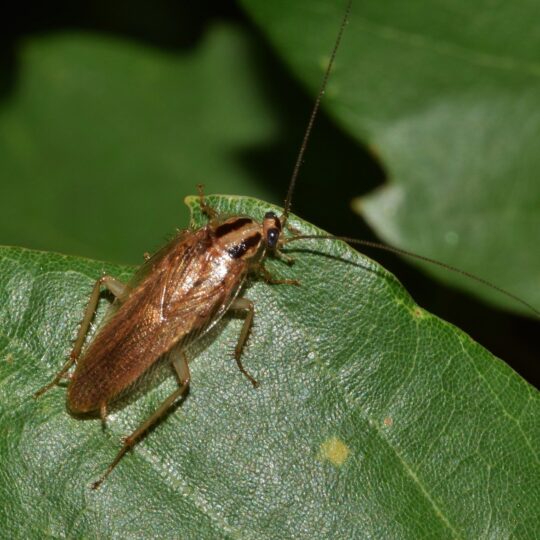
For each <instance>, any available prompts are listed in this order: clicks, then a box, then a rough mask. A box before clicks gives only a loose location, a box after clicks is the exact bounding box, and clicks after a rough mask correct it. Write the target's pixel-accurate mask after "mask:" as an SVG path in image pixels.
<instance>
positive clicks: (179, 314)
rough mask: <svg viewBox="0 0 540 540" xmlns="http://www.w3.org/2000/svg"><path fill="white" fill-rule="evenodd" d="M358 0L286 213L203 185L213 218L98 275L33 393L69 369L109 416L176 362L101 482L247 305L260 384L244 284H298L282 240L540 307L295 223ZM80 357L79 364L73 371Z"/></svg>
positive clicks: (76, 385) (97, 409)
mask: <svg viewBox="0 0 540 540" xmlns="http://www.w3.org/2000/svg"><path fill="white" fill-rule="evenodd" d="M351 4H352V0H349V1H348V4H347V7H346V10H345V14H344V17H343V20H342V22H341V25H340V28H339V32H338V35H337V38H336V41H335V43H334V47H333V49H332V53H331V56H330V60H329V62H328V66H327V68H326V71H325V74H324V77H323V81H322V84H321V88H320V90H319V93H318V95H317V98H316V100H315V103H314V106H313V109H312V112H311V116H310V118H309V121H308V124H307V127H306V131H305V134H304V138H303V140H302V144H301V145H300V149H299V152H298V156H297V159H296V163H295V166H294V168H293V172H292V176H291V180H290V183H289V188H288V192H287V196H286V199H285V203H284V209H283V212H282V214H281V215H280V216H278V215H277V214H275V213H274V212H267V213H266V215H265V216H264V219H263V221H262V223H260V222H258V221H257V220H255V219H253V218H251V217H249V216H232V217H230V216H229V217H223V216H220V215H219V214H218V213H217V212H216V211H215V210H214V209H213V208H212V207H211V206H210V205H209V204H207V202H206V200H205V198H204V193H203V191H202V188H201V187H200V188H199V197H200V206H201V210H202V212H203V213H204V214H205V215H206V216H207V217H208V223H207V224H206V225H205V226H203V227H201V228H199V229H196V230H185V231H182V232H180V233H179V234H178V235H177V236H176V237H175V238H174V239H173V240H172V241H170V242H169V243H168V244H167V245H165V246H164V247H163V248H162V249H161V250H159V251H158V252H157V253H155V254H154V255H153V256H151V257H148V258H147V260H146V262H145V263H144V264H143V266H142V267H141V268H140V270H139V271H138V272H137V273H136V274H135V276H134V277H133V279H132V280H131V281H130V282H129V283H128V284H124V283H122V282H120V281H118V280H117V279H115V278H114V277H112V276H109V275H104V276H102V277H100V278H99V279H98V280H97V281H96V283H95V285H94V288H93V290H92V293H91V296H90V300H89V302H88V306H87V308H86V311H85V314H84V318H83V321H82V323H81V326H80V328H79V331H78V334H77V337H76V339H75V343H74V346H73V350H72V351H71V354H70V356H69V359H68V360H67V362H66V363H65V364H64V366H63V367H62V368H61V370H60V371H59V372H58V373H57V375H56V376H55V377H54V379H53V380H52V381H51V382H50V383H49V384H47V385H46V386H44V387H43V388H41V389H40V390H38V391H37V392H36V393H35V397H38V396H40V395H42V394H43V393H44V392H46V391H47V390H49V389H50V388H52V387H53V386H55V385H56V384H58V383H59V382H60V381H61V380H63V379H66V378H67V379H68V387H67V406H68V409H69V410H70V412H72V413H74V414H77V415H78V414H87V413H94V414H95V413H99V415H100V416H101V419H102V421H103V422H105V419H106V417H107V410H108V407H109V405H110V404H112V403H114V402H115V401H117V400H118V399H119V397H121V396H123V395H124V394H125V392H126V391H127V390H129V389H130V388H131V387H132V386H133V385H134V384H135V383H136V382H137V381H139V380H140V378H141V377H142V376H143V375H144V374H145V373H146V372H148V371H149V370H150V368H152V367H153V366H154V365H155V364H156V362H157V361H158V360H159V359H160V358H163V357H166V358H167V360H168V361H169V362H170V365H171V366H172V368H173V369H174V371H175V373H176V375H177V377H178V381H179V385H178V388H177V389H176V390H175V391H174V392H173V393H172V394H171V395H170V396H168V397H167V398H166V399H165V400H164V401H163V402H162V403H161V405H160V406H159V407H158V408H157V410H156V411H155V412H154V413H153V414H152V415H151V416H150V417H149V418H147V419H146V420H145V421H144V422H143V423H142V424H141V425H140V426H139V427H138V428H137V429H136V430H135V431H133V432H132V433H131V434H130V435H129V436H128V437H126V438H125V439H124V442H123V446H122V448H121V449H120V450H119V452H118V453H117V455H116V457H115V458H114V460H113V461H112V462H111V464H110V465H109V466H108V468H107V469H106V470H105V472H104V473H103V475H102V476H101V478H100V479H99V480H97V481H96V482H95V483H94V484H92V487H93V488H94V489H96V488H98V487H99V486H100V485H101V484H102V482H103V481H104V480H105V479H106V478H107V476H108V475H109V474H110V473H111V472H112V470H113V469H114V468H115V467H116V466H117V465H118V463H119V462H120V460H121V459H122V458H123V456H124V455H125V454H126V453H127V452H128V451H129V450H130V449H131V448H132V447H133V446H134V445H135V443H136V442H137V441H138V440H139V439H140V438H141V437H142V436H143V435H144V434H145V433H146V432H147V431H148V429H149V428H150V427H151V426H152V425H154V424H155V423H156V422H158V421H159V419H160V418H162V417H163V416H164V415H165V414H166V413H167V412H168V411H169V409H170V408H171V407H172V406H173V405H174V404H175V403H176V402H177V401H178V400H179V399H180V398H182V397H183V396H185V394H186V391H187V390H188V387H189V384H190V371H189V365H188V360H187V358H186V355H185V352H184V351H185V349H186V347H187V346H188V345H190V344H193V343H194V342H195V341H196V340H198V339H199V338H201V337H202V336H203V335H205V334H206V333H207V332H208V331H209V330H210V329H211V328H212V327H214V326H215V324H216V323H217V322H218V321H219V320H220V319H221V317H223V315H224V314H225V313H226V312H228V311H231V310H241V311H244V312H246V317H245V319H244V322H243V326H242V329H241V331H240V335H239V338H238V342H237V344H236V347H235V354H234V356H235V359H236V363H237V365H238V368H239V369H240V371H241V372H242V373H243V374H244V375H245V376H246V377H247V379H248V380H249V381H250V382H251V384H252V385H253V386H254V387H257V386H258V384H259V383H258V382H257V381H256V380H255V378H254V377H253V376H252V375H251V374H250V373H249V372H248V371H247V370H246V369H245V368H244V366H243V364H242V360H241V355H242V350H243V348H244V345H245V343H246V340H247V338H248V335H249V332H250V328H251V325H252V322H253V317H254V305H253V303H252V302H251V300H249V299H247V298H244V297H241V296H239V293H240V291H241V289H242V286H243V284H244V282H245V280H246V278H247V276H248V275H249V274H253V273H255V274H258V275H259V276H261V277H262V278H263V279H264V280H265V281H267V282H268V283H271V284H285V285H299V282H298V281H296V280H290V279H286V280H280V279H274V278H273V277H272V276H271V275H270V273H269V272H268V271H267V270H266V269H265V266H264V260H265V258H266V257H267V256H268V255H273V256H277V257H279V258H282V259H284V260H287V259H288V257H287V256H286V255H285V254H284V253H283V252H282V248H283V246H284V245H285V244H288V243H290V242H293V241H297V240H300V239H318V240H344V241H346V242H349V243H353V244H360V245H365V246H370V247H375V248H379V249H383V250H387V251H391V252H394V253H399V254H402V255H406V256H409V257H415V258H418V259H422V260H424V261H428V262H430V263H432V264H436V265H439V266H442V267H444V268H447V269H450V270H452V271H456V272H459V273H461V274H464V275H466V276H468V277H470V278H472V279H475V280H476V281H479V282H481V283H483V284H485V285H487V286H489V287H492V288H494V289H496V290H497V291H499V292H501V293H503V294H506V295H507V296H510V297H511V298H513V299H514V300H517V301H519V302H521V303H522V304H524V305H526V306H527V307H528V308H529V309H531V310H532V311H533V312H535V313H536V314H537V315H538V314H539V312H538V311H537V310H536V309H535V308H534V307H532V306H531V305H529V304H528V303H526V302H525V301H523V300H521V299H520V298H517V297H516V296H514V295H513V294H511V293H509V292H507V291H504V290H502V289H500V288H499V287H496V286H495V285H493V284H491V283H489V282H487V281H485V280H483V279H481V278H478V277H476V276H474V275H471V274H469V273H467V272H464V271H462V270H460V269H457V268H454V267H451V266H449V265H446V264H444V263H441V262H439V261H436V260H433V259H430V258H427V257H423V256H420V255H416V254H414V253H410V252H407V251H404V250H401V249H397V248H394V247H392V246H387V245H384V244H378V243H375V242H369V241H363V240H357V239H353V238H345V237H337V236H332V235H328V236H323V235H318V236H317V235H300V234H299V233H298V232H297V231H295V230H294V229H292V228H291V227H289V226H288V224H287V220H288V216H289V212H290V209H291V202H292V196H293V192H294V187H295V184H296V180H297V177H298V173H299V170H300V166H301V163H302V160H303V156H304V153H305V150H306V146H307V143H308V140H309V137H310V134H311V131H312V128H313V124H314V121H315V118H316V116H317V112H318V110H319V106H320V102H321V99H322V96H323V94H324V92H325V89H326V85H327V81H328V77H329V75H330V72H331V70H332V65H333V63H334V60H335V56H336V53H337V50H338V48H339V44H340V41H341V38H342V35H343V32H344V29H345V26H346V24H347V20H348V18H349V14H350V10H351ZM286 230H288V231H287V232H288V234H287V233H286V232H285V231H286ZM102 287H104V288H106V289H107V290H108V291H109V292H110V293H112V295H113V296H114V297H115V300H114V302H113V303H112V305H111V306H110V308H109V312H108V314H107V315H106V316H105V320H104V323H102V325H101V326H100V328H98V330H97V332H96V334H95V336H94V337H93V339H92V340H91V341H90V343H89V344H88V345H87V346H86V347H84V342H85V338H86V334H87V332H88V329H89V327H90V324H91V321H92V319H93V317H94V314H95V311H96V308H97V305H98V302H99V298H100V293H101V289H102ZM74 364H75V365H76V367H75V370H74V372H73V373H72V374H71V375H69V371H70V369H71V367H72V366H73V365H74Z"/></svg>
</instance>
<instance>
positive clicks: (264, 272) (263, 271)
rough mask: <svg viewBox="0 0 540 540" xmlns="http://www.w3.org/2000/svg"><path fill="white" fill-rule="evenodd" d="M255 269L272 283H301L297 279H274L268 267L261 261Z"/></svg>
mask: <svg viewBox="0 0 540 540" xmlns="http://www.w3.org/2000/svg"><path fill="white" fill-rule="evenodd" d="M255 270H256V271H257V272H259V273H260V275H261V276H262V278H263V279H264V281H266V283H269V284H270V285H300V282H299V281H298V280H297V279H274V278H273V276H272V274H271V273H270V272H269V271H268V270H267V269H266V266H264V264H262V263H259V264H258V265H257V266H256V267H255Z"/></svg>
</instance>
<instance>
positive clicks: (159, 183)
mask: <svg viewBox="0 0 540 540" xmlns="http://www.w3.org/2000/svg"><path fill="white" fill-rule="evenodd" d="M254 48H255V47H254V45H253V40H252V39H249V38H248V36H246V35H245V33H244V32H242V31H241V30H240V29H239V28H236V27H235V26H233V25H228V26H225V25H214V26H213V27H212V28H210V29H209V30H208V32H207V33H206V34H205V35H204V36H203V39H202V40H201V43H200V44H199V46H198V47H196V48H195V49H194V50H190V51H188V52H185V53H178V54H174V55H173V54H168V53H165V52H163V51H160V50H157V49H153V48H150V47H144V46H142V45H137V44H135V43H133V42H129V41H125V40H120V39H115V38H112V37H108V36H106V35H92V34H84V33H80V34H68V33H63V34H61V33H57V34H54V33H53V34H48V35H45V36H40V37H37V38H36V37H34V38H33V39H27V40H26V41H25V42H23V43H22V44H21V45H20V46H19V49H18V62H19V64H20V69H19V72H18V74H17V75H18V76H17V84H16V86H15V89H14V91H13V93H12V95H11V96H10V98H9V99H6V100H4V101H3V102H0V177H1V178H2V182H1V185H0V231H1V233H2V243H8V244H14V245H24V246H28V247H34V248H39V249H47V250H52V251H60V252H65V253H73V254H83V255H85V256H90V257H94V258H103V259H105V260H114V261H122V262H125V261H133V262H134V261H137V262H139V261H141V260H142V254H143V252H144V251H145V250H148V249H151V248H152V246H153V247H154V248H156V247H157V244H158V243H159V242H161V241H162V239H163V238H164V236H165V235H167V234H170V232H171V231H173V230H174V228H175V227H176V226H177V225H178V223H180V222H181V221H182V217H181V216H179V214H180V212H183V211H184V209H183V208H182V203H181V201H182V197H183V196H184V195H185V194H186V193H192V192H193V191H194V190H195V187H196V185H197V184H199V183H202V184H205V185H206V189H207V191H208V192H217V193H220V192H230V193H236V194H243V193H246V192H249V193H251V194H252V195H254V196H259V197H264V198H265V199H268V198H271V197H270V195H271V190H270V189H269V188H268V187H267V186H264V185H262V184H259V185H257V184H256V183H255V182H254V180H253V175H252V174H251V171H250V170H249V169H248V168H247V167H246V166H245V161H246V160H247V155H249V152H250V151H251V152H252V153H253V152H254V150H255V149H257V148H259V147H263V146H266V145H268V144H269V143H270V142H271V141H272V140H273V139H274V138H275V136H277V134H276V122H275V118H274V114H273V111H272V110H271V108H270V107H269V106H268V103H267V102H266V100H265V99H264V94H262V93H261V91H260V89H259V87H258V79H257V77H256V69H257V63H256V60H257V55H256V54H255V53H254V52H253V49H254ZM280 197H281V194H280ZM184 219H185V216H184Z"/></svg>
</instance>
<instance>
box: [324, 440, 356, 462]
mask: <svg viewBox="0 0 540 540" xmlns="http://www.w3.org/2000/svg"><path fill="white" fill-rule="evenodd" d="M350 453H351V449H350V448H349V447H348V446H347V445H346V444H345V443H344V442H343V441H342V440H341V439H340V438H339V437H330V439H327V440H326V441H325V442H323V443H322V444H321V447H320V451H319V457H320V459H323V460H327V461H330V463H332V465H336V466H338V467H340V466H341V465H343V463H345V461H346V460H347V458H348V457H349V454H350Z"/></svg>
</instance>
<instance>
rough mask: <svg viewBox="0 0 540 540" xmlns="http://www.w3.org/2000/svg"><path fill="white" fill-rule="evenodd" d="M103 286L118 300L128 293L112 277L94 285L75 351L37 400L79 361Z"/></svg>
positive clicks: (123, 286) (40, 392)
mask: <svg viewBox="0 0 540 540" xmlns="http://www.w3.org/2000/svg"><path fill="white" fill-rule="evenodd" d="M101 286H104V287H105V288H106V289H107V290H108V291H110V292H111V293H112V294H113V295H114V296H115V297H116V298H120V299H121V298H122V296H123V295H124V294H125V292H126V285H124V284H123V283H122V282H121V281H118V280H117V279H115V278H113V277H112V276H107V275H105V276H101V277H100V278H99V279H98V280H97V281H96V283H95V284H94V288H93V289H92V293H91V294H90V300H88V305H87V306H86V311H85V312H84V318H83V320H82V322H81V326H80V327H79V331H78V333H77V337H76V339H75V343H74V345H73V349H72V351H71V353H70V355H69V358H68V360H67V361H66V363H65V364H64V365H63V366H62V368H61V369H60V371H59V372H58V373H57V374H56V376H55V377H54V379H53V380H52V381H51V382H50V383H49V384H46V385H45V386H43V387H42V388H40V389H39V390H38V391H37V392H35V393H34V397H35V398H38V397H39V396H41V395H43V394H44V393H45V392H47V391H48V390H50V389H51V388H52V387H53V386H56V385H57V384H58V383H59V382H60V381H61V380H62V379H64V378H65V376H66V373H67V372H68V371H69V369H70V368H71V366H72V365H73V364H74V363H75V362H76V361H77V360H78V358H79V355H80V354H81V350H82V347H83V344H84V338H85V337H86V334H87V332H88V328H89V327H90V323H91V322H92V319H93V318H94V314H95V312H96V308H97V305H98V302H99V294H100V290H101Z"/></svg>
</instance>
